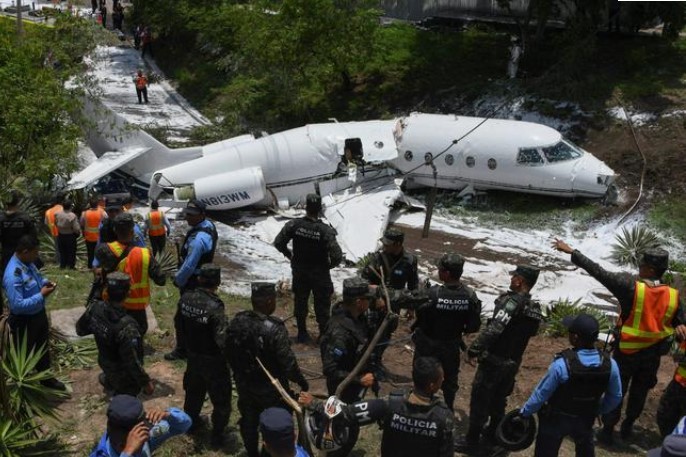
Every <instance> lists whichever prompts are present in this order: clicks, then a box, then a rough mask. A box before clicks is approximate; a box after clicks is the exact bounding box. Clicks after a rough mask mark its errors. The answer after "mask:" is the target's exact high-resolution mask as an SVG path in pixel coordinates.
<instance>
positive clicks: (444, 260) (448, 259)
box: [436, 252, 464, 276]
mask: <svg viewBox="0 0 686 457" xmlns="http://www.w3.org/2000/svg"><path fill="white" fill-rule="evenodd" d="M436 264H437V265H438V268H440V269H441V270H446V271H449V272H450V273H451V274H454V275H458V276H459V275H461V274H462V270H463V268H464V257H462V256H461V255H460V254H456V253H454V252H447V253H445V254H443V255H442V256H441V258H440V259H438V262H437V263H436Z"/></svg>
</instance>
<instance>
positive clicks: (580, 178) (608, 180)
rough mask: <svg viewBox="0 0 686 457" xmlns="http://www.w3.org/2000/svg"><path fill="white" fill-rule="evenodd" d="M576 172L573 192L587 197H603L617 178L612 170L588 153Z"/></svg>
mask: <svg viewBox="0 0 686 457" xmlns="http://www.w3.org/2000/svg"><path fill="white" fill-rule="evenodd" d="M576 171H577V173H576V179H575V180H574V184H573V187H574V190H575V191H576V192H578V193H579V194H580V195H586V196H589V197H602V196H604V195H605V193H606V192H607V190H608V189H609V187H610V186H611V185H612V183H613V182H614V181H615V179H616V178H617V175H616V174H615V172H614V170H613V169H612V168H610V167H608V166H607V165H606V164H605V162H603V161H602V160H599V159H597V158H596V157H594V156H593V155H591V154H589V153H586V154H584V156H583V157H582V158H581V160H580V161H579V166H578V168H577V170H576Z"/></svg>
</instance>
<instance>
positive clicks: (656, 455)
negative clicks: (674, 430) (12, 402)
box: [646, 435, 686, 457]
mask: <svg viewBox="0 0 686 457" xmlns="http://www.w3.org/2000/svg"><path fill="white" fill-rule="evenodd" d="M646 456H647V457H686V435H667V437H666V438H665V440H664V441H663V442H662V447H658V448H655V449H651V450H650V451H648V454H646Z"/></svg>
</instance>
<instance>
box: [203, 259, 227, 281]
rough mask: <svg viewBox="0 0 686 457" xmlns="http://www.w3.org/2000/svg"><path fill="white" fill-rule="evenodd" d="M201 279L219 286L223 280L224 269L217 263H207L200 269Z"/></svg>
mask: <svg viewBox="0 0 686 457" xmlns="http://www.w3.org/2000/svg"><path fill="white" fill-rule="evenodd" d="M199 277H200V279H202V280H204V281H207V282H210V283H213V284H219V283H220V282H221V278H222V269H221V267H220V266H219V265H217V264H215V263H206V264H204V265H203V266H201V267H200V275H199Z"/></svg>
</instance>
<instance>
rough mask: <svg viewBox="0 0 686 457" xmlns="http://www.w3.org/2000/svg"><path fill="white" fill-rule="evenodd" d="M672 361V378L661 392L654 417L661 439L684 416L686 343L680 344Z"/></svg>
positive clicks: (685, 400)
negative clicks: (673, 364) (673, 367)
mask: <svg viewBox="0 0 686 457" xmlns="http://www.w3.org/2000/svg"><path fill="white" fill-rule="evenodd" d="M674 359H675V362H676V363H677V366H676V369H675V370H674V376H673V377H672V380H671V381H670V382H669V384H668V385H667V388H666V389H665V390H664V392H662V396H661V397H660V403H659V404H658V407H657V414H656V416H655V421H656V422H657V425H658V427H659V428H660V434H661V435H662V438H665V437H666V436H667V435H669V434H670V433H672V431H673V430H674V428H675V427H676V426H677V424H679V422H680V420H681V418H682V417H684V416H686V341H682V342H681V344H680V345H679V351H678V352H677V354H676V355H674ZM682 422H683V421H682ZM682 429H683V427H682Z"/></svg>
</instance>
